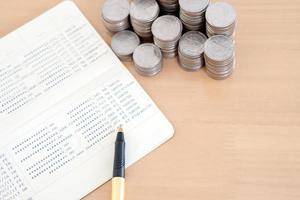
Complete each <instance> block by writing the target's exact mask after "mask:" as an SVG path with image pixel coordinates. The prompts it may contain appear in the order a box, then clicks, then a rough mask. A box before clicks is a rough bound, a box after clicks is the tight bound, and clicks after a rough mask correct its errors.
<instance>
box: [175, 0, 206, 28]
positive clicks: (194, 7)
mask: <svg viewBox="0 0 300 200" xmlns="http://www.w3.org/2000/svg"><path fill="white" fill-rule="evenodd" d="M208 5H209V0H179V6H180V10H179V17H180V19H181V21H182V23H183V25H184V28H185V29H187V30H191V31H198V30H201V31H202V30H204V29H205V11H206V8H207V7H208Z"/></svg>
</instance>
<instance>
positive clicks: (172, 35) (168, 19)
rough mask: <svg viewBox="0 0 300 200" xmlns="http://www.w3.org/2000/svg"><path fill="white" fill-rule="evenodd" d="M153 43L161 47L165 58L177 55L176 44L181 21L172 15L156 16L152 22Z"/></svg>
mask: <svg viewBox="0 0 300 200" xmlns="http://www.w3.org/2000/svg"><path fill="white" fill-rule="evenodd" d="M151 29H152V33H153V40H154V43H155V44H156V45H157V46H158V47H159V48H160V49H161V51H162V53H163V56H164V57H166V58H171V57H175V56H176V55H177V45H178V41H179V39H180V37H181V34H182V23H181V21H180V20H179V19H178V18H177V17H175V16H173V15H164V16H161V17H159V18H157V19H156V20H155V21H154V22H153V24H152V28H151Z"/></svg>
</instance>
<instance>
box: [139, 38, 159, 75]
mask: <svg viewBox="0 0 300 200" xmlns="http://www.w3.org/2000/svg"><path fill="white" fill-rule="evenodd" d="M133 61H134V65H135V69H136V71H137V72H138V73H139V74H141V75H143V76H153V75H156V74H158V73H159V72H160V71H161V68H162V53H161V51H160V49H159V48H158V47H157V46H156V45H154V44H152V43H144V44H141V45H140V46H138V47H137V48H136V49H135V50H134V53H133Z"/></svg>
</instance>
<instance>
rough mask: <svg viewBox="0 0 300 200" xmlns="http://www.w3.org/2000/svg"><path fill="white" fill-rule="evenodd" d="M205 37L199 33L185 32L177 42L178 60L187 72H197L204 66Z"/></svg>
mask: <svg viewBox="0 0 300 200" xmlns="http://www.w3.org/2000/svg"><path fill="white" fill-rule="evenodd" d="M206 40H207V37H206V36H205V35H204V34H203V33H201V32H199V31H189V32H186V33H185V34H184V35H183V36H182V37H181V39H180V40H179V45H178V59H179V63H180V66H181V67H182V68H183V69H185V70H187V71H197V70H199V69H200V68H201V67H203V66H204V65H205V64H204V44H205V41H206Z"/></svg>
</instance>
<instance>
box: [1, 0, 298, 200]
mask: <svg viewBox="0 0 300 200" xmlns="http://www.w3.org/2000/svg"><path fill="white" fill-rule="evenodd" d="M58 2H60V0H26V1H24V0H7V1H5V0H1V1H0V36H1V37H2V36H4V35H5V34H7V33H9V32H11V31H13V30H14V29H16V28H17V27H18V26H20V25H22V24H24V23H25V22H28V21H29V20H31V19H33V18H34V17H36V16H38V15H39V14H41V13H42V12H44V11H45V10H47V9H49V8H50V7H52V6H54V5H55V4H57V3H58ZM76 3H77V4H78V6H79V7H80V9H81V10H82V11H83V13H84V14H85V15H86V16H87V18H88V19H89V20H90V21H91V23H92V24H93V25H94V26H95V28H96V29H97V31H98V32H99V34H101V35H102V36H103V37H104V38H105V40H106V41H107V42H108V43H110V39H111V37H110V36H109V34H108V33H107V32H106V30H105V29H104V27H103V24H102V23H101V21H100V8H101V5H102V4H103V1H102V0H77V1H76ZM230 3H232V4H233V5H234V7H235V8H236V10H237V13H238V29H237V34H236V61H237V62H236V70H235V72H234V74H233V76H232V77H231V78H229V79H227V80H224V81H215V80H212V79H210V78H208V76H207V75H206V74H205V71H204V70H201V71H199V72H196V73H189V72H185V71H183V70H181V69H180V68H179V67H178V64H177V61H176V59H169V60H165V61H164V69H163V71H162V72H161V73H160V74H159V75H158V76H156V77H153V78H145V77H141V76H139V75H137V74H136V73H135V71H134V70H133V66H132V64H130V63H129V64H126V66H127V67H128V69H129V70H130V71H131V72H132V74H133V75H134V76H135V77H136V78H137V79H138V81H139V82H140V83H141V85H142V86H143V87H144V88H145V90H146V91H147V92H148V93H149V95H150V96H151V97H152V98H153V99H154V101H155V102H156V103H157V104H158V106H159V107H160V108H161V109H162V111H163V112H164V113H165V114H166V116H167V117H168V118H169V119H170V121H171V122H172V123H173V124H174V126H175V129H176V134H175V136H174V138H173V139H171V140H170V141H169V142H168V143H166V144H165V145H163V146H161V147H160V148H158V149H157V150H155V151H154V152H153V153H151V154H149V155H148V156H147V157H145V158H144V159H142V160H140V161H139V162H137V163H136V164H134V165H133V166H132V167H130V168H129V169H128V171H127V179H126V181H127V185H126V186H127V188H126V189H127V190H126V195H127V199H128V200H165V199H172V200H185V199H187V200H198V199H205V200H220V199H222V200H299V199H300V1H299V0H285V1H283V0H251V1H247V0H231V1H230ZM78 181H80V180H78ZM61 199H63V197H61ZM105 199H110V182H109V183H107V184H105V185H103V186H101V187H100V188H99V189H97V190H96V191H94V192H92V193H91V194H90V195H88V196H87V197H86V198H84V200H105Z"/></svg>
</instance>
